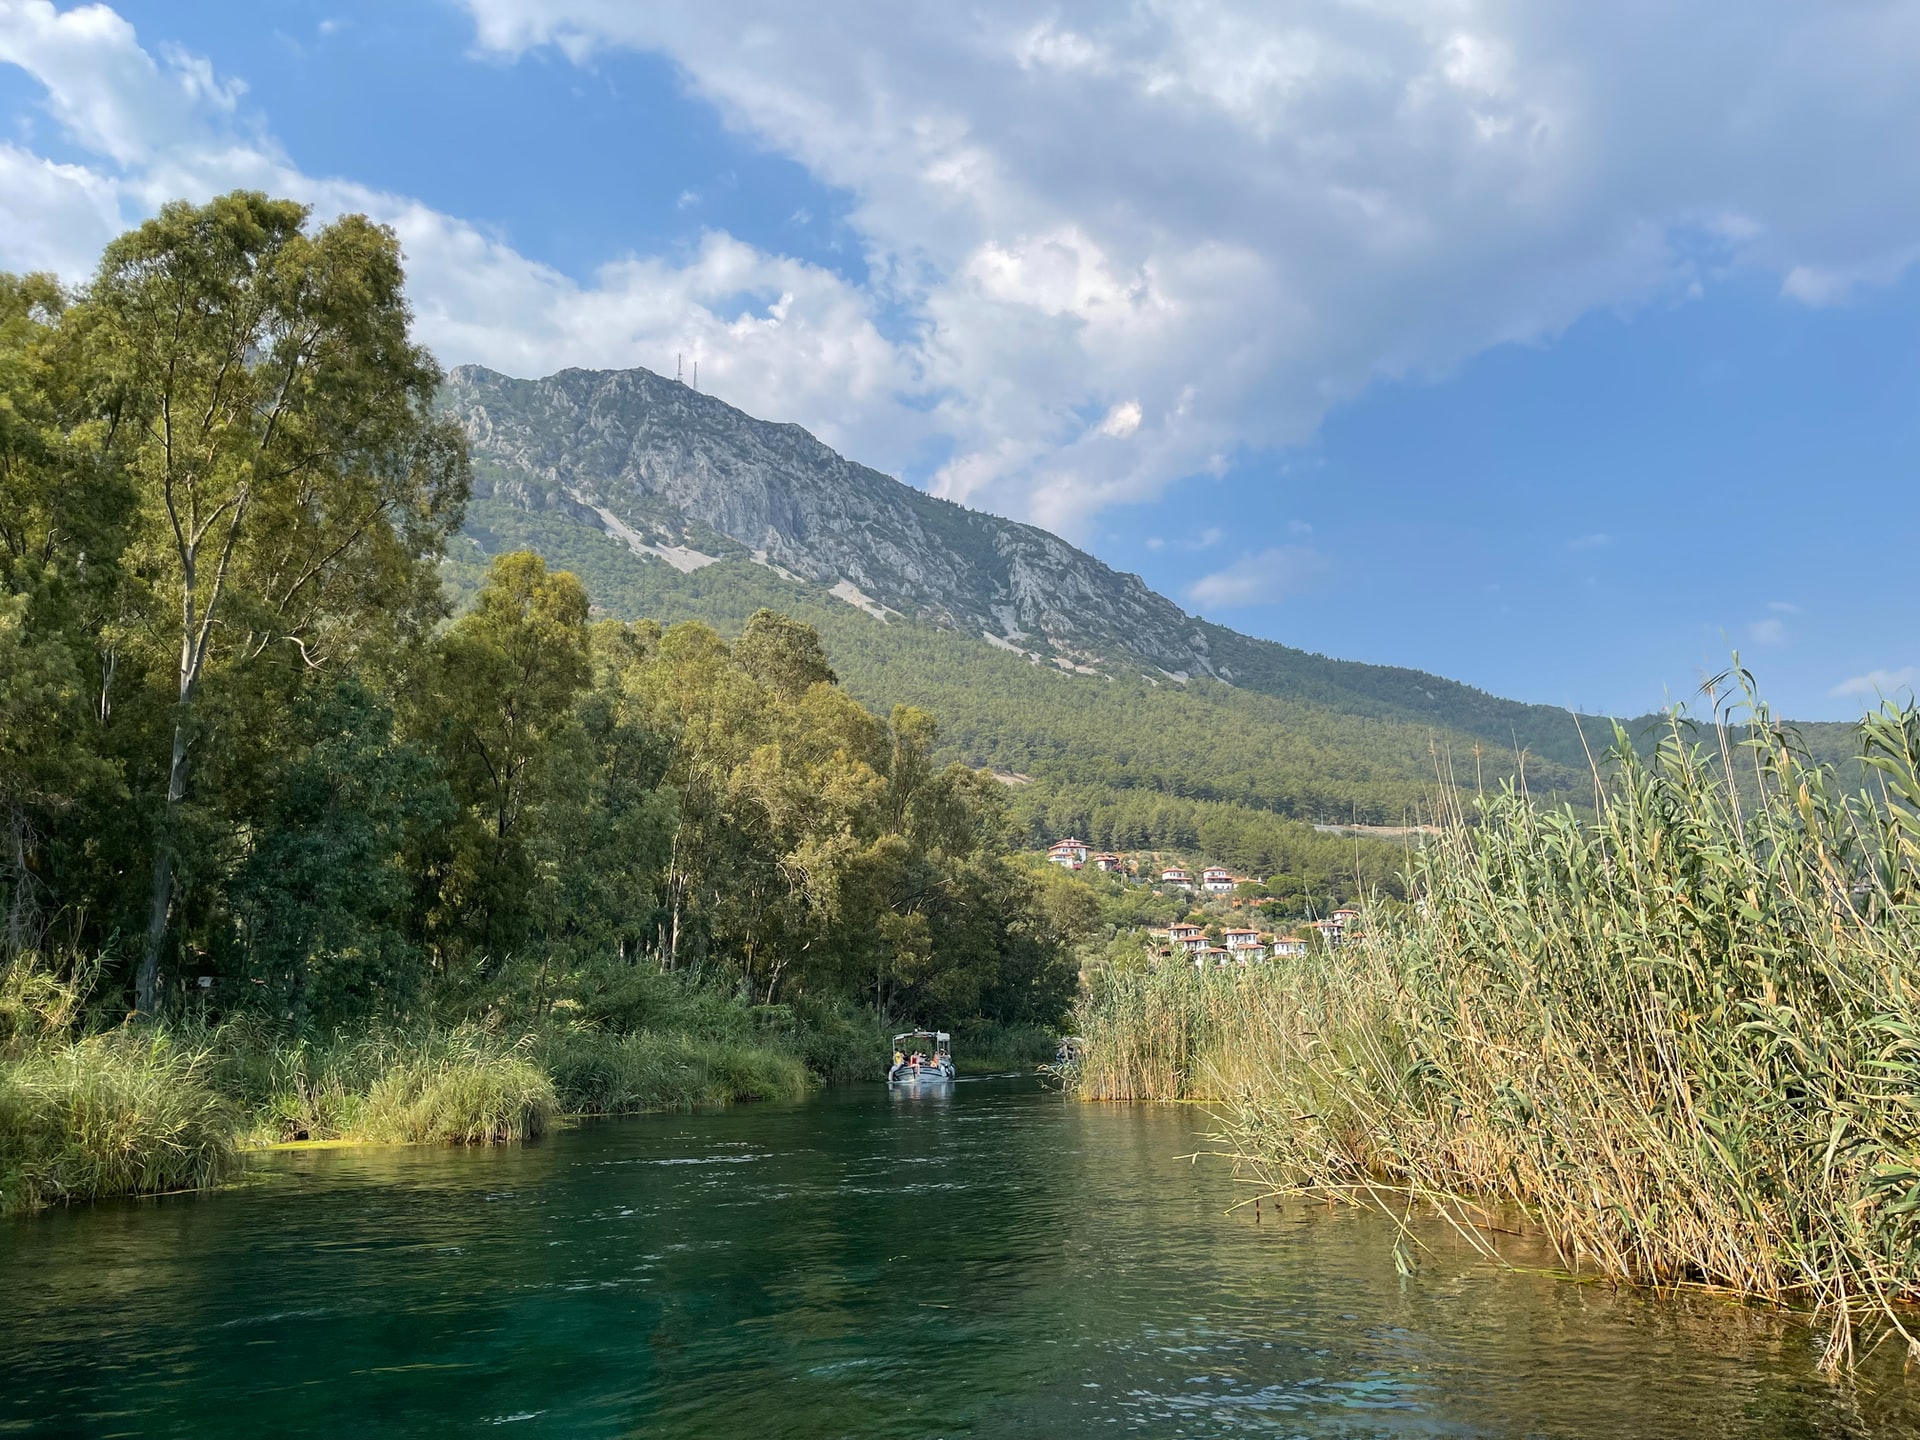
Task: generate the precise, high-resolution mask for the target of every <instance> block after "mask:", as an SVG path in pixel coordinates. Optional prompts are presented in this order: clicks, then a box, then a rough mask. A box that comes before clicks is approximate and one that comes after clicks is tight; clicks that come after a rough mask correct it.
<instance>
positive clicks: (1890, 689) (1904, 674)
mask: <svg viewBox="0 0 1920 1440" xmlns="http://www.w3.org/2000/svg"><path fill="white" fill-rule="evenodd" d="M1916 689H1920V665H1902V666H1901V667H1900V668H1899V669H1898V670H1869V671H1867V673H1866V674H1864V675H1855V676H1853V677H1851V678H1850V679H1846V680H1842V681H1841V682H1840V683H1839V684H1838V685H1836V686H1834V687H1833V689H1831V690H1829V691H1828V692H1827V693H1828V694H1829V695H1832V696H1835V697H1838V698H1845V697H1849V696H1852V697H1855V698H1858V699H1862V700H1874V699H1878V698H1879V697H1880V696H1882V695H1885V696H1888V697H1891V696H1893V695H1894V694H1895V693H1896V692H1897V691H1901V690H1905V691H1908V692H1909V693H1911V692H1912V691H1914V690H1916Z"/></svg>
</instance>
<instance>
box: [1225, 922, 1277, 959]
mask: <svg viewBox="0 0 1920 1440" xmlns="http://www.w3.org/2000/svg"><path fill="white" fill-rule="evenodd" d="M1226 945H1227V949H1228V951H1229V952H1230V953H1231V954H1232V955H1233V958H1234V959H1236V960H1238V961H1240V962H1241V963H1242V964H1247V963H1250V962H1251V961H1254V960H1264V959H1266V958H1267V947H1266V945H1265V944H1263V943H1262V942H1261V938H1260V932H1259V931H1258V930H1238V929H1236V930H1229V931H1227V934H1226Z"/></svg>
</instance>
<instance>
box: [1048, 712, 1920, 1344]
mask: <svg viewBox="0 0 1920 1440" xmlns="http://www.w3.org/2000/svg"><path fill="white" fill-rule="evenodd" d="M1760 733H1761V734H1762V735H1763V736H1764V737H1765V738H1763V739H1762V740H1761V741H1760V742H1758V743H1757V744H1755V745H1754V746H1752V747H1750V748H1749V749H1747V750H1744V751H1743V750H1741V749H1738V748H1736V747H1729V746H1727V745H1725V744H1724V742H1722V743H1720V744H1714V743H1712V740H1713V737H1712V736H1710V737H1709V744H1708V745H1706V746H1697V745H1695V744H1693V743H1691V739H1690V737H1689V736H1688V735H1687V733H1686V732H1684V731H1683V730H1680V729H1678V728H1676V729H1675V731H1674V732H1673V733H1672V734H1670V735H1669V736H1667V737H1666V739H1665V740H1664V742H1663V743H1662V745H1661V746H1660V748H1659V750H1658V752H1657V753H1656V754H1655V755H1653V756H1652V757H1650V758H1648V759H1644V760H1642V759H1638V758H1636V757H1635V756H1634V755H1633V754H1632V752H1631V748H1630V747H1628V746H1625V745H1621V746H1618V747H1616V751H1615V753H1614V754H1613V755H1612V756H1611V757H1610V761H1609V764H1608V768H1607V770H1606V771H1605V773H1604V776H1603V778H1602V780H1601V782H1600V784H1599V785H1598V786H1597V797H1596V798H1597V802H1598V805H1597V815H1596V817H1595V818H1594V819H1592V820H1590V821H1587V820H1582V819H1580V818H1578V817H1576V816H1574V815H1573V814H1572V813H1570V812H1566V811H1559V812H1543V811H1541V810H1539V809H1537V808H1535V807H1534V806H1532V805H1530V804H1528V803H1527V802H1526V800H1525V798H1524V797H1523V796H1520V795H1516V794H1512V793H1507V794H1503V795H1500V796H1498V797H1496V798H1494V799H1492V800H1491V801H1489V802H1487V803H1486V804H1484V805H1483V806H1480V807H1479V808H1478V809H1477V810H1476V812H1475V813H1474V814H1473V815H1472V816H1471V817H1469V816H1468V815H1466V814H1464V813H1459V812H1458V811H1456V813H1455V814H1454V815H1453V816H1452V817H1451V818H1452V821H1453V823H1452V824H1451V825H1450V826H1449V828H1448V830H1447V832H1446V834H1445V835H1444V836H1442V837H1441V838H1440V839H1439V840H1438V841H1437V842H1436V843H1434V844H1432V845H1430V846H1429V847H1428V848H1427V849H1426V850H1425V851H1424V852H1422V853H1421V854H1419V855H1418V856H1417V857H1416V858H1415V862H1414V867H1413V874H1412V876H1411V877H1410V879H1411V882H1412V883H1411V888H1410V893H1411V894H1412V895H1413V896H1415V897H1416V899H1417V902H1418V903H1417V904H1416V906H1415V907H1414V908H1413V909H1412V910H1410V911H1406V912H1403V913H1400V914H1397V915H1387V914H1377V915H1374V916H1371V917H1370V927H1369V928H1370V930H1371V932H1372V933H1371V934H1370V935H1369V936H1368V937H1367V938H1365V939H1364V940H1362V941H1360V942H1359V943H1357V944H1350V945H1348V946H1347V947H1345V948H1344V949H1342V950H1339V951H1336V952H1334V953H1332V954H1329V955H1325V956H1314V957H1306V958H1302V959H1300V960H1295V961H1285V962H1277V963H1275V964H1273V965H1270V966H1267V967H1263V968H1261V969H1258V970H1253V971H1249V972H1246V973H1241V974H1207V975H1202V974H1199V973H1197V972H1194V971H1190V970H1186V969H1184V968H1174V967H1167V968H1166V969H1164V970H1162V971H1161V972H1158V973H1154V974H1126V973H1116V974H1108V975H1105V976H1102V977H1100V978H1099V981H1098V983H1097V985H1096V987H1095V989H1094V991H1093V993H1092V995H1091V996H1090V998H1089V1000H1088V1002H1087V1003H1086V1005H1085V1006H1084V1008H1083V1013H1082V1015H1081V1018H1080V1024H1079V1028H1080V1032H1081V1034H1082V1035H1083V1036H1085V1037H1086V1038H1087V1039H1088V1041H1089V1042H1090V1044H1089V1046H1088V1051H1087V1054H1086V1057H1085V1059H1084V1060H1083V1062H1082V1067H1081V1073H1080V1076H1079V1082H1078V1083H1079V1087H1080V1091H1081V1093H1082V1094H1084V1095H1087V1096H1089V1097H1119V1096H1126V1095H1132V1096H1141V1097H1153V1098H1175V1097H1187V1098H1199V1099H1208V1100H1212V1101H1215V1102H1217V1103H1218V1106H1219V1111H1218V1113H1219V1114H1220V1115H1221V1117H1222V1119H1223V1121H1224V1124H1225V1131H1226V1136H1227V1139H1228V1140H1229V1142H1230V1144H1231V1146H1232V1148H1233V1149H1234V1150H1235V1151H1236V1152H1237V1153H1238V1154H1239V1155H1240V1156H1241V1157H1243V1159H1245V1160H1246V1161H1247V1162H1249V1163H1250V1164H1251V1165H1252V1167H1253V1168H1254V1169H1255V1170H1256V1171H1257V1173H1258V1174H1260V1175H1261V1176H1262V1177H1263V1178H1265V1179H1266V1180H1267V1181H1268V1182H1270V1183H1271V1184H1272V1185H1273V1186H1274V1188H1275V1189H1277V1190H1280V1191H1282V1192H1287V1193H1299V1194H1310V1195H1317V1196H1337V1197H1341V1198H1345V1199H1350V1200H1355V1201H1359V1202H1361V1203H1370V1204H1375V1205H1379V1206H1380V1207H1382V1208H1384V1209H1387V1210H1389V1211H1390V1212H1391V1213H1393V1214H1395V1215H1399V1214H1402V1213H1404V1212H1405V1209H1406V1207H1407V1205H1408V1204H1409V1202H1410V1201H1413V1200H1416V1199H1418V1200H1422V1201H1425V1202H1427V1203H1429V1204H1431V1205H1434V1206H1437V1207H1438V1208H1440V1209H1441V1210H1443V1211H1444V1212H1446V1213H1448V1214H1450V1215H1452V1216H1453V1217H1454V1218H1455V1219H1456V1220H1458V1221H1459V1222H1460V1223H1461V1225H1462V1227H1463V1230H1465V1231H1466V1233H1477V1232H1475V1231H1474V1230H1473V1226H1474V1225H1475V1223H1476V1222H1479V1221H1481V1220H1483V1219H1484V1218H1485V1212H1486V1209H1487V1207H1490V1206H1510V1207H1514V1208H1517V1209H1518V1210H1520V1211H1522V1212H1523V1213H1525V1214H1526V1215H1528V1216H1529V1217H1531V1219H1532V1221H1533V1222H1534V1223H1535V1224H1537V1225H1538V1226H1539V1228H1540V1229H1541V1230H1543V1231H1544V1233H1545V1234H1546V1235H1547V1236H1549V1237H1550V1238H1551V1239H1552V1241H1553V1243H1554V1244H1555V1245H1556V1246H1557V1247H1558V1248H1559V1250H1560V1252H1561V1254H1562V1255H1563V1256H1564V1257H1565V1259H1566V1261H1567V1263H1568V1264H1569V1265H1571V1266H1583V1267H1587V1268H1596V1269H1598V1270H1600V1271H1602V1272H1604V1273H1606V1274H1608V1275H1611V1276H1615V1277H1618V1278H1621V1279H1625V1280H1630V1281H1635V1282H1641V1283H1648V1284H1655V1285H1660V1284H1677V1283H1697V1284H1704V1285H1710V1286H1716V1287H1721V1288H1725V1289H1728V1290H1732V1291H1736V1292H1739V1293H1742V1294H1746V1295H1751V1296H1755V1297H1758V1298H1762V1299H1766V1300H1769V1301H1773V1302H1776V1303H1782V1304H1790V1305H1796V1306H1805V1307H1810V1308H1813V1309H1815V1310H1817V1311H1820V1312H1823V1313H1825V1314H1827V1315H1829V1316H1831V1317H1832V1318H1833V1319H1834V1321H1835V1322H1836V1324H1835V1329H1834V1342H1833V1349H1832V1351H1831V1352H1830V1354H1829V1360H1830V1361H1831V1362H1833V1363H1843V1362H1844V1361H1845V1360H1846V1358H1847V1357H1848V1356H1849V1355H1850V1354H1851V1349H1850V1347H1851V1345H1852V1336H1853V1329H1854V1326H1855V1324H1856V1323H1857V1322H1859V1321H1860V1320H1862V1319H1863V1318H1866V1317H1869V1316H1872V1317H1876V1318H1877V1319H1879V1320H1882V1321H1885V1322H1887V1323H1889V1324H1892V1325H1894V1326H1895V1327H1901V1333H1902V1334H1903V1335H1905V1334H1907V1333H1908V1331H1909V1330H1910V1329H1911V1328H1912V1327H1911V1325H1910V1323H1909V1322H1906V1321H1903V1320H1902V1318H1901V1315H1900V1310H1899V1302H1903V1301H1915V1300H1920V1110H1917V1109H1916V1105H1915V1100H1914V1096H1915V1095H1916V1093H1920V712H1916V711H1914V710H1912V709H1908V710H1906V711H1903V712H1893V711H1888V712H1885V713H1883V714H1881V715H1880V716H1878V717H1876V718H1875V719H1873V720H1871V721H1870V722H1869V723H1868V724H1867V725H1866V726H1865V727H1864V728H1863V732H1862V738H1863V742H1864V754H1865V759H1866V762H1867V764H1868V765H1869V766H1870V767H1872V770H1873V773H1874V774H1875V776H1876V778H1877V779H1878V780H1879V781H1880V782H1881V789H1880V791H1879V793H1877V794H1875V795H1872V796H1871V797H1867V798H1859V797H1854V798H1849V797H1846V796H1843V795H1841V794H1839V793H1837V787H1836V785H1835V784H1834V782H1833V778H1832V776H1831V774H1830V773H1829V772H1827V771H1825V770H1823V769H1822V768H1820V767H1819V766H1817V765H1814V764H1813V763H1811V762H1810V761H1809V760H1808V759H1807V757H1806V756H1804V755H1803V754H1800V753H1798V752H1796V750H1795V749H1794V748H1793V747H1792V745H1791V744H1790V743H1789V741H1788V740H1787V739H1786V738H1785V737H1783V736H1780V735H1778V734H1775V733H1773V732H1772V731H1771V730H1768V729H1766V728H1765V727H1762V729H1761V730H1760ZM1734 765H1747V766H1751V767H1752V769H1753V772H1754V775H1755V777H1756V778H1757V780H1758V782H1759V784H1758V788H1759V790H1760V792H1761V794H1762V800H1761V802H1760V803H1759V804H1758V805H1757V806H1754V805H1745V806H1743V805H1742V804H1741V802H1740V801H1739V799H1738V798H1737V795H1736V792H1735V789H1734V786H1733V785H1732V783H1731V779H1732V769H1731V767H1732V766H1734ZM1753 788H1754V787H1753V786H1751V785H1749V786H1748V789H1749V793H1751V791H1752V789H1753ZM1469 818H1471V821H1472V823H1467V822H1468V820H1469ZM1916 1333H1920V1332H1916Z"/></svg>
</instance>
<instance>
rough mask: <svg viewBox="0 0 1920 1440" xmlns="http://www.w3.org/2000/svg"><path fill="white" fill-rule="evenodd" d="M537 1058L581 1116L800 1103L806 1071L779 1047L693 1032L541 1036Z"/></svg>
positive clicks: (577, 1031)
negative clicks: (769, 1102) (738, 1103)
mask: <svg viewBox="0 0 1920 1440" xmlns="http://www.w3.org/2000/svg"><path fill="white" fill-rule="evenodd" d="M533 1053H534V1054H535V1056H536V1057H537V1058H538V1060H539V1062H540V1064H541V1065H542V1066H543V1067H544V1068H545V1070H546V1072H547V1073H548V1074H549V1075H551V1076H552V1077H553V1084H554V1088H555V1090H556V1091H557V1093H558V1095H559V1100H560V1105H561V1107H562V1108H563V1109H565V1110H567V1111H568V1112H570V1113H573V1114H578V1115H629V1114H634V1113H636V1112H639V1111H643V1110H686V1109H691V1108H692V1107H694V1106H696V1105H722V1104H726V1103H729V1102H731V1101H739V1100H798V1099H800V1098H801V1097H802V1096H803V1095H805V1094H806V1092H807V1087H808V1083H809V1080H808V1075H807V1069H806V1067H805V1066H804V1065H802V1064H801V1063H800V1061H799V1060H797V1059H796V1058H794V1056H792V1055H791V1054H789V1053H787V1052H786V1051H785V1050H782V1049H779V1048H777V1047H775V1046H772V1045H763V1044H751V1043H743V1042H738V1041H725V1040H703V1039H700V1038H697V1037H695V1036H690V1035H671V1034H668V1035H662V1034H654V1033H641V1034H637V1035H608V1034H605V1033H603V1032H600V1031H596V1030H592V1029H588V1028H585V1027H567V1028H558V1027H556V1028H554V1029H550V1030H548V1031H546V1032H545V1033H543V1034H541V1035H540V1036H539V1037H538V1039H537V1041H536V1042H535V1045H534V1052H533Z"/></svg>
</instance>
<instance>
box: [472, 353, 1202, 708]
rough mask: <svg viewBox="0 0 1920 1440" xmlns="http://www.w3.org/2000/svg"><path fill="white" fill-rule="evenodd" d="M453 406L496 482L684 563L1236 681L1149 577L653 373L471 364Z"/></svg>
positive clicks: (1042, 644)
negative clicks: (539, 373)
mask: <svg viewBox="0 0 1920 1440" xmlns="http://www.w3.org/2000/svg"><path fill="white" fill-rule="evenodd" d="M446 404H447V406H448V408H449V409H450V410H452V412H453V413H454V414H456V415H457V416H458V417H459V418H460V421H461V423H462V425H463V426H464V427H465V428H466V431H467V436H468V439H469V441H470V442H471V444H472V448H473V455H474V458H475V460H476V462H478V465H479V468H480V470H481V473H482V480H483V484H484V485H487V486H489V487H490V489H491V492H492V493H495V494H499V495H502V496H503V497H511V498H512V499H513V500H514V501H515V502H516V503H519V504H523V505H528V506H534V507H539V506H552V507H557V508H560V509H563V510H565V511H567V512H569V513H571V514H573V515H574V516H576V517H577V518H579V519H582V520H585V521H587V522H588V523H597V524H599V525H601V526H603V527H604V528H605V529H606V530H607V532H608V533H609V534H612V535H615V536H618V537H619V538H621V539H622V540H625V541H626V542H627V543H628V544H630V545H632V546H633V547H634V548H635V550H636V552H637V553H642V554H649V553H650V554H653V555H655V556H657V557H658V558H660V559H663V560H665V561H666V562H667V563H669V564H673V565H676V566H678V567H679V568H681V569H688V568H693V567H697V566H699V565H701V564H703V563H708V562H710V561H712V560H717V559H720V558H724V557H726V556H729V555H733V556H739V555H745V556H748V557H750V558H751V559H753V560H754V561H756V562H758V563H760V564H762V565H765V566H767V567H768V568H770V569H773V570H776V571H785V572H786V573H788V574H790V575H793V576H797V577H799V578H801V579H803V580H809V581H812V582H814V583H815V584H818V585H821V586H824V587H826V588H827V589H828V590H829V592H830V593H834V594H838V595H840V596H841V597H843V598H844V599H845V600H846V601H847V602H848V603H850V604H854V605H858V606H861V607H862V608H866V609H869V610H870V611H873V612H875V613H878V612H880V611H887V612H892V613H894V614H902V615H907V616H911V617H913V618H915V619H918V620H923V621H927V622H930V623H933V624H937V625H941V626H944V627H947V628H950V629H954V630H958V631H961V632H963V633H966V634H972V635H977V636H979V637H980V638H982V639H984V640H986V641H988V642H989V643H991V644H995V645H998V646H1000V647H1002V648H1005V649H1010V650H1018V651H1022V652H1025V653H1028V654H1032V655H1037V656H1039V657H1040V658H1042V659H1045V660H1049V661H1052V662H1053V663H1055V664H1059V665H1061V666H1063V667H1067V668H1071V667H1073V666H1076V665H1079V666H1085V667H1088V668H1095V667H1099V666H1111V665H1115V664H1122V663H1132V664H1135V665H1140V666H1145V667H1147V668H1148V669H1149V670H1150V671H1153V672H1157V673H1160V674H1164V675H1166V676H1167V677H1168V678H1169V679H1172V680H1174V681H1175V682H1178V681H1182V680H1185V679H1186V678H1187V676H1188V675H1189V674H1190V673H1201V674H1208V675H1215V676H1216V677H1217V678H1227V679H1231V676H1230V675H1228V676H1219V674H1218V672H1217V671H1216V669H1215V665H1214V661H1213V658H1212V656H1211V653H1210V643H1211V642H1210V637H1209V636H1208V634H1207V627H1205V626H1203V625H1202V624H1201V623H1200V622H1198V621H1195V620H1194V619H1193V618H1192V617H1190V616H1188V615H1186V614H1185V613H1184V612H1183V611H1182V610H1181V609H1180V607H1179V606H1177V605H1175V604H1174V603H1173V602H1172V601H1170V600H1168V599H1166V598H1165V597H1164V596H1162V595H1159V594H1156V593H1155V592H1154V591H1152V590H1150V589H1148V588H1147V585H1146V582H1145V581H1143V580H1142V579H1141V578H1140V577H1139V576H1138V575H1122V574H1120V573H1118V572H1117V571H1115V570H1113V569H1111V568H1109V567H1108V566H1106V565H1104V564H1102V563H1101V562H1100V561H1098V560H1096V559H1094V557H1093V556H1091V555H1088V554H1087V553H1086V552H1085V551H1082V550H1077V549H1075V548H1074V547H1073V546H1071V545H1069V544H1067V543H1066V541H1064V540H1062V539H1060V538H1059V537H1058V536H1056V535H1051V534H1049V533H1048V532H1047V531H1045V530H1041V529H1038V528H1036V527H1034V526H1032V525H1022V524H1019V523H1017V522H1015V521H1011V520H1002V519H1000V518H999V517H998V516H994V515H987V514H983V513H982V512H980V511H978V510H969V509H967V508H965V507H964V506H961V505H955V504H953V503H952V502H950V501H947V500H940V499H937V498H935V497H934V496H931V495H928V494H926V493H925V492H923V491H920V490H916V489H915V488H913V487H912V486H910V485H903V484H901V483H900V482H899V481H898V480H895V479H893V478H891V477H890V476H886V475H882V474H881V473H880V472H879V471H877V470H870V469H868V468H867V467H866V466H864V465H857V464H855V463H854V462H852V461H850V460H846V459H843V458H842V457H841V456H839V455H837V454H835V453H834V452H833V451H832V450H829V449H828V448H827V447H826V446H825V445H823V444H821V443H820V442H819V441H818V440H816V439H814V438H813V436H811V435H809V434H808V433H807V432H806V431H805V430H802V429H801V428H800V427H799V426H797V425H776V424H770V423H768V422H767V421H764V420H756V419H754V418H753V417H752V416H750V415H747V414H745V413H743V412H741V411H739V410H736V409H734V408H733V407H732V406H731V405H727V404H725V403H723V402H722V401H719V400H716V399H714V398H713V397H712V396H710V395H703V394H701V393H699V392H698V391H696V390H693V389H691V388H689V387H688V386H686V385H683V384H681V383H679V382H678V381H674V380H667V379H663V378H662V377H661V376H658V375H655V374H654V373H653V372H651V371H649V370H615V371H591V370H563V371H561V372H560V373H559V374H558V375H553V376H550V377H548V378H547V379H545V380H513V379H509V378H508V377H506V376H504V375H497V374H495V373H494V372H492V371H490V370H483V369H481V368H479V367H477V366H463V367H462V368H461V369H458V370H456V371H454V372H453V375H452V376H451V377H450V379H449V382H448V385H447V389H446ZM702 545H705V546H706V547H707V548H706V549H704V550H703V549H701V546H702Z"/></svg>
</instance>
